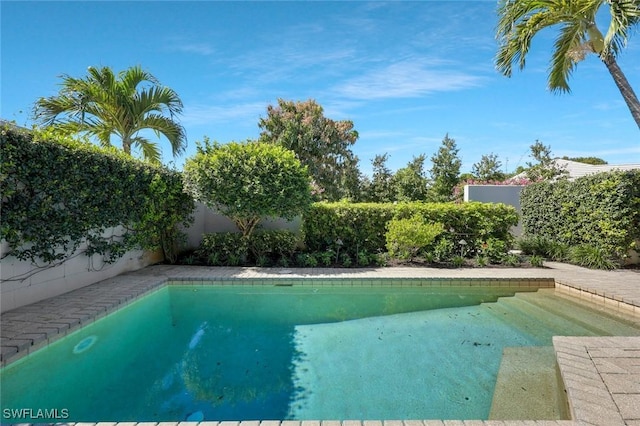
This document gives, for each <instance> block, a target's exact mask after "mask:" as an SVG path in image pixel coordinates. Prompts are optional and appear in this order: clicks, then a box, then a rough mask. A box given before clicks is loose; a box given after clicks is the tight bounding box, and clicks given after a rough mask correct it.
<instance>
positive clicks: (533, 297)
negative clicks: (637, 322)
mask: <svg viewBox="0 0 640 426" xmlns="http://www.w3.org/2000/svg"><path fill="white" fill-rule="evenodd" d="M516 298H518V299H522V300H526V301H527V302H529V303H531V304H534V305H537V306H540V307H541V308H543V309H545V310H547V311H549V312H552V313H553V314H554V315H556V316H558V317H562V318H566V319H568V320H570V321H573V322H575V323H577V324H579V325H580V326H582V327H584V328H586V329H588V330H591V331H592V332H593V333H594V334H596V335H618V336H637V335H638V329H637V328H634V327H633V326H632V325H631V323H630V322H625V321H624V320H622V319H620V318H616V317H615V316H613V315H607V314H606V312H602V310H601V309H600V310H598V311H596V312H597V314H598V315H597V318H598V321H597V322H594V316H595V315H594V309H597V307H593V308H591V307H589V306H588V303H585V302H582V301H579V300H575V299H572V298H571V297H566V296H564V295H562V294H561V293H557V292H555V290H553V289H546V290H539V291H537V292H535V293H517V294H516ZM567 305H569V306H570V309H567Z"/></svg>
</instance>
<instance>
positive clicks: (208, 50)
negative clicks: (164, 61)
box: [166, 37, 216, 56]
mask: <svg viewBox="0 0 640 426" xmlns="http://www.w3.org/2000/svg"><path fill="white" fill-rule="evenodd" d="M166 48H167V49H168V50H170V51H172V52H182V53H194V54H196V55H200V56H210V55H213V54H214V53H215V52H216V50H215V49H214V48H213V46H211V45H210V44H209V43H204V42H199V41H192V40H187V39H186V38H183V37H170V38H168V39H167V46H166Z"/></svg>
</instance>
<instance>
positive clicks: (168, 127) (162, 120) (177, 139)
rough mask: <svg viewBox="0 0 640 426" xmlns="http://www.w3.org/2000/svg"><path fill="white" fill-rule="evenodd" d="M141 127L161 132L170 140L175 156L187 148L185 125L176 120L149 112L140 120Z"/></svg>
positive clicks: (157, 132)
mask: <svg viewBox="0 0 640 426" xmlns="http://www.w3.org/2000/svg"><path fill="white" fill-rule="evenodd" d="M139 128H140V129H151V130H153V131H154V132H156V134H161V135H163V136H164V137H165V138H167V140H168V141H169V144H170V145H171V151H172V153H173V155H174V156H176V155H179V154H181V153H182V152H183V151H184V150H185V149H186V132H185V130H184V127H182V126H181V125H179V124H178V123H176V122H175V121H174V120H172V119H170V118H168V117H165V116H162V115H159V114H149V115H147V116H146V117H144V118H143V119H142V120H140V122H139Z"/></svg>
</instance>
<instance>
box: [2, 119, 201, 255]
mask: <svg viewBox="0 0 640 426" xmlns="http://www.w3.org/2000/svg"><path fill="white" fill-rule="evenodd" d="M1 150H2V158H1V159H0V177H1V179H0V193H2V224H1V227H0V237H1V238H2V239H3V240H6V241H7V243H8V244H9V248H10V250H9V251H8V253H7V255H12V256H15V257H17V258H18V259H21V260H29V261H31V262H33V263H34V264H40V263H41V262H44V263H45V264H52V263H61V262H64V261H65V260H66V259H68V258H69V256H71V255H72V254H73V253H74V252H75V251H76V250H77V249H78V248H79V247H80V246H81V244H83V243H86V244H87V248H86V254H87V255H88V256H91V255H93V254H100V255H102V256H103V259H104V260H105V261H106V262H114V261H115V260H117V259H118V258H119V257H120V256H122V254H124V253H125V252H126V251H127V250H130V249H132V248H136V247H140V248H145V249H151V250H155V249H159V248H162V249H163V250H164V252H165V255H166V256H167V259H168V260H175V258H176V255H177V249H178V247H177V242H179V236H180V232H179V231H178V228H177V225H179V224H181V225H183V226H187V225H188V224H189V223H190V220H191V213H192V211H193V208H194V203H193V199H192V198H191V197H190V196H189V195H188V194H186V193H185V192H184V191H183V188H182V182H181V176H180V174H179V173H178V172H175V171H171V170H168V169H166V168H163V167H155V166H151V165H149V164H148V163H142V162H140V161H137V160H134V159H132V158H131V157H129V156H127V155H126V154H124V153H123V152H122V151H119V150H116V149H113V148H111V149H105V148H99V147H97V146H94V145H91V144H87V143H81V142H78V141H75V140H72V139H70V138H66V137H63V136H60V135H59V134H58V135H54V134H53V133H52V132H50V131H45V132H39V131H34V132H21V131H18V130H16V129H13V128H4V129H2V131H1ZM108 229H112V231H111V232H107V230H108Z"/></svg>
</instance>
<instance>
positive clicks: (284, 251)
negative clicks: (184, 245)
mask: <svg viewBox="0 0 640 426" xmlns="http://www.w3.org/2000/svg"><path fill="white" fill-rule="evenodd" d="M297 245H298V237H297V236H296V234H294V233H293V232H291V231H287V230H258V231H256V232H254V233H253V234H251V235H249V236H243V235H242V234H240V233H238V232H214V233H210V234H204V235H203V236H202V241H201V242H200V246H199V247H198V250H197V251H196V253H197V255H198V257H199V258H200V259H204V260H205V262H207V264H209V265H211V266H224V265H227V266H238V265H253V264H256V265H258V266H270V265H274V264H278V263H281V262H283V260H282V259H286V262H289V260H290V259H291V257H292V256H293V254H294V252H295V250H296V247H297ZM287 264H288V263H287Z"/></svg>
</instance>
